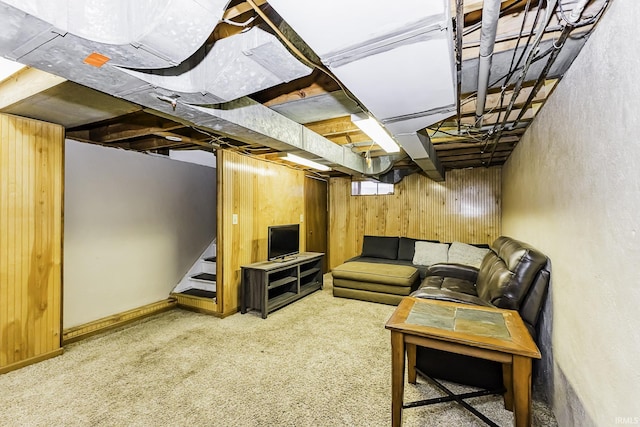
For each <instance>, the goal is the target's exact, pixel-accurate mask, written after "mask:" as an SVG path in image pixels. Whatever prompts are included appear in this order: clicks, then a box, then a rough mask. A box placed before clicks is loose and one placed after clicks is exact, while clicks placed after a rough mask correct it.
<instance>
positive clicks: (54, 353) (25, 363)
mask: <svg viewBox="0 0 640 427" xmlns="http://www.w3.org/2000/svg"><path fill="white" fill-rule="evenodd" d="M63 352H64V349H62V348H58V349H56V350H53V351H50V352H48V353H44V354H41V355H39V356H35V357H30V358H29V359H24V360H21V361H19V362H16V363H12V364H11V365H7V366H3V367H0V375H2V374H6V373H7V372H10V371H15V370H16V369H20V368H24V367H25V366H28V365H32V364H34V363H38V362H42V361H43V360H47V359H51V358H52V357H56V356H60V355H61V354H62V353H63Z"/></svg>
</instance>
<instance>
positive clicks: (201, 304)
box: [171, 293, 221, 317]
mask: <svg viewBox="0 0 640 427" xmlns="http://www.w3.org/2000/svg"><path fill="white" fill-rule="evenodd" d="M171 298H175V300H176V301H177V304H178V307H180V308H183V309H185V310H189V311H195V312H196V313H203V314H211V315H213V316H216V317H221V315H220V312H218V303H217V302H216V301H214V300H213V299H211V298H202V297H196V296H193V295H185V294H180V293H172V294H171Z"/></svg>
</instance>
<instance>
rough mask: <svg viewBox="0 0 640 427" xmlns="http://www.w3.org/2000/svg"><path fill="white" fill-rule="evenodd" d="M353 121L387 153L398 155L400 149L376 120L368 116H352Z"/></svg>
mask: <svg viewBox="0 0 640 427" xmlns="http://www.w3.org/2000/svg"><path fill="white" fill-rule="evenodd" d="M351 121H352V122H353V124H355V125H356V126H358V127H359V128H360V130H361V131H362V132H364V133H366V134H367V136H368V137H369V138H371V139H372V140H373V142H375V143H376V144H378V145H379V146H380V147H382V149H383V150H384V151H386V152H387V153H398V152H399V151H400V147H399V146H398V144H397V143H396V142H395V141H394V140H393V138H391V136H390V135H389V134H388V133H387V131H386V130H385V129H384V128H383V127H382V125H380V123H378V121H377V120H376V119H374V118H373V117H371V116H368V115H366V114H352V115H351Z"/></svg>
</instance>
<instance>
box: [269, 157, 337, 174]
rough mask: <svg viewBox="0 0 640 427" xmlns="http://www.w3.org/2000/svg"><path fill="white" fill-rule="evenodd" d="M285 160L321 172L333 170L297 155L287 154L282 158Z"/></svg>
mask: <svg viewBox="0 0 640 427" xmlns="http://www.w3.org/2000/svg"><path fill="white" fill-rule="evenodd" d="M280 157H281V158H282V159H283V160H287V161H289V162H293V163H297V164H299V165H302V166H308V167H310V168H313V169H318V170H320V171H330V170H331V168H330V167H329V166H325V165H321V164H320V163H316V162H314V161H312V160H309V159H305V158H304V157H300V156H296V155H295V154H291V153H285V154H284V155H282V156H280Z"/></svg>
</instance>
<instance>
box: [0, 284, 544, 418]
mask: <svg viewBox="0 0 640 427" xmlns="http://www.w3.org/2000/svg"><path fill="white" fill-rule="evenodd" d="M329 278H330V277H329ZM393 310H394V307H393V306H387V305H382V304H374V303H368V302H362V301H355V300H348V299H341V298H334V297H333V296H332V295H331V286H330V281H329V283H328V286H325V289H324V290H323V291H319V292H316V293H314V294H312V295H309V296H308V297H306V298H304V299H302V300H300V301H297V302H295V303H293V304H291V305H289V306H287V307H284V308H283V309H281V310H278V311H276V312H274V313H272V314H270V315H269V317H268V318H267V319H266V320H263V319H262V318H261V317H260V316H259V315H258V314H256V313H254V312H251V313H248V314H245V315H241V314H236V315H233V316H230V317H228V318H226V319H217V318H215V317H212V316H207V315H202V314H196V313H192V312H188V311H183V310H172V311H170V312H167V313H163V314H159V315H157V316H154V317H151V318H148V319H146V320H142V321H140V322H137V323H135V324H134V325H132V326H130V327H126V328H123V329H121V330H117V331H113V332H109V333H105V334H103V335H100V336H97V337H93V338H90V339H87V340H84V341H81V342H78V343H75V344H71V345H69V346H67V347H66V351H65V353H64V354H63V355H62V356H60V357H57V358H54V359H50V360H47V361H44V362H41V363H38V364H35V365H31V366H28V367H26V368H23V369H21V370H18V371H14V372H10V373H8V374H5V375H2V376H0V390H2V393H0V426H8V427H11V426H53V425H55V426H314V427H315V426H331V427H335V426H387V425H390V419H391V377H390V370H391V359H390V356H391V355H390V353H391V351H390V342H389V332H388V331H387V330H386V329H385V328H384V324H385V322H386V321H387V319H388V318H389V316H390V315H391V313H392V312H393ZM436 396H440V394H439V393H438V391H437V390H436V389H435V388H434V387H433V386H431V385H429V384H427V383H425V381H423V380H419V384H418V385H417V386H413V385H407V386H406V389H405V400H406V401H411V400H418V399H425V398H430V397H436ZM472 402H473V404H474V406H476V407H477V408H478V409H480V410H481V411H483V412H484V413H485V414H487V415H488V416H489V417H490V418H491V419H493V420H494V421H495V422H496V423H497V424H499V425H501V426H511V425H512V424H513V421H512V420H513V417H512V413H511V412H508V411H506V410H504V407H503V402H502V399H501V398H500V397H496V396H491V397H482V398H476V399H474V400H472ZM475 425H483V424H482V423H481V422H479V421H478V420H477V419H476V418H475V417H473V416H472V415H470V414H469V413H468V412H466V411H464V410H462V409H460V408H459V407H458V406H456V405H455V404H453V403H447V404H441V405H434V406H428V407H422V408H415V409H406V410H405V411H404V426H475ZM534 425H539V426H542V425H545V426H546V425H556V423H555V420H554V419H553V415H552V414H551V413H550V412H549V410H548V409H547V408H546V407H545V406H544V405H542V404H540V403H539V402H534Z"/></svg>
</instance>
